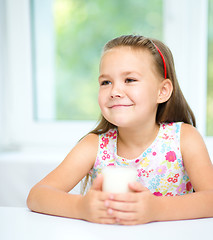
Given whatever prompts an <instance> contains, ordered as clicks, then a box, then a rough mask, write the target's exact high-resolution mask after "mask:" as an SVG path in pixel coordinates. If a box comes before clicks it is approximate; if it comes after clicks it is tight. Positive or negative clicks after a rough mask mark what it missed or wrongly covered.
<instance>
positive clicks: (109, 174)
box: [102, 167, 137, 193]
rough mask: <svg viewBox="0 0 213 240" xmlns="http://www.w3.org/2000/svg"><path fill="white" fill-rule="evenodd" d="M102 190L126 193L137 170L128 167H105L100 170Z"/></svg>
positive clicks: (134, 178)
mask: <svg viewBox="0 0 213 240" xmlns="http://www.w3.org/2000/svg"><path fill="white" fill-rule="evenodd" d="M102 175H103V186H102V189H103V191H104V192H110V193H127V192H130V189H129V187H128V184H129V183H132V182H135V181H136V179H137V171H136V169H135V168H130V167H105V168H104V169H103V171H102Z"/></svg>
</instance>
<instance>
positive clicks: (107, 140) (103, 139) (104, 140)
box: [101, 137, 109, 148]
mask: <svg viewBox="0 0 213 240" xmlns="http://www.w3.org/2000/svg"><path fill="white" fill-rule="evenodd" d="M102 141H103V142H104V143H103V147H106V146H107V144H108V143H109V139H108V138H105V137H102ZM101 145H102V144H101ZM103 147H101V148H103Z"/></svg>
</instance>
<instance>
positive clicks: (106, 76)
mask: <svg viewBox="0 0 213 240" xmlns="http://www.w3.org/2000/svg"><path fill="white" fill-rule="evenodd" d="M109 77H110V75H108V74H101V75H100V76H99V77H98V79H100V78H109Z"/></svg>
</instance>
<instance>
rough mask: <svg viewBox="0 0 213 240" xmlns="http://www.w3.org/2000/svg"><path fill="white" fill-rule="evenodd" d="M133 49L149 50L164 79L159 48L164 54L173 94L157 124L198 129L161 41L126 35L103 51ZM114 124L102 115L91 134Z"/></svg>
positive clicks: (160, 114)
mask: <svg viewBox="0 0 213 240" xmlns="http://www.w3.org/2000/svg"><path fill="white" fill-rule="evenodd" d="M125 46H128V47H131V48H132V49H136V50H137V49H146V50H148V51H149V52H150V53H151V54H152V56H153V59H154V63H155V67H156V69H157V71H158V73H159V74H160V75H161V76H162V77H164V74H165V72H164V70H165V69H164V64H163V60H162V57H161V55H160V54H159V52H158V50H157V48H158V49H159V50H160V52H161V53H162V55H163V57H164V59H165V64H166V69H167V78H168V79H170V81H171V82H172V85H173V92H172V95H171V97H170V99H169V100H168V101H167V102H164V103H161V104H159V105H158V109H157V114H156V123H163V122H165V123H171V122H184V123H188V124H191V125H193V126H195V127H196V121H195V116H194V114H193V112H192V110H191V108H190V107H189V105H188V103H187V101H186V99H185V97H184V96H183V93H182V91H181V89H180V86H179V83H178V80H177V76H176V72H175V66H174V60H173V56H172V53H171V51H170V49H169V48H168V47H167V46H166V45H165V44H164V43H162V42H161V41H159V40H156V39H151V38H147V37H144V36H140V35H124V36H120V37H117V38H115V39H112V40H111V41H109V42H108V43H106V45H105V46H104V49H103V54H104V53H105V52H106V51H108V50H110V49H113V48H116V47H125ZM115 127H116V126H114V125H113V124H111V123H110V122H108V121H107V120H106V119H105V118H104V117H103V115H101V117H100V120H99V122H98V125H97V127H96V128H95V129H94V130H92V131H91V132H90V133H95V134H100V133H105V132H107V131H108V130H109V129H112V128H115ZM87 182H88V176H87V178H86V181H85V182H84V187H83V188H84V189H85V187H86V183H87Z"/></svg>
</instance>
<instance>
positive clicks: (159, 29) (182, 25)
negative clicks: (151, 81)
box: [0, 0, 213, 156]
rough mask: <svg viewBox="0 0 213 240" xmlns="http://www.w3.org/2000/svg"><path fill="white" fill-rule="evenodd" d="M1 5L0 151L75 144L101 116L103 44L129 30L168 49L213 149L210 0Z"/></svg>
mask: <svg viewBox="0 0 213 240" xmlns="http://www.w3.org/2000/svg"><path fill="white" fill-rule="evenodd" d="M0 4H1V6H0V11H2V12H3V13H4V14H2V15H1V12H0V18H1V20H2V19H3V20H4V21H2V22H1V24H0V28H1V29H0V33H1V34H0V42H1V46H4V47H1V46H0V50H1V51H3V50H4V51H3V54H1V55H0V64H1V66H0V74H1V78H0V91H1V95H0V98H1V99H0V100H1V102H0V107H2V106H3V107H2V108H1V109H0V115H1V118H0V130H1V136H0V144H1V145H3V146H4V149H5V148H8V147H9V148H10V149H11V148H12V149H26V148H34V147H35V146H36V147H41V148H42V147H44V146H45V149H46V148H47V147H50V148H51V149H52V148H53V147H54V148H60V147H66V148H69V149H70V148H72V147H73V145H74V144H75V143H76V142H77V141H78V140H79V139H80V138H81V137H82V136H84V135H85V134H86V133H87V132H89V131H90V130H91V129H92V128H93V127H94V125H95V121H94V119H96V118H97V115H98V114H99V113H98V111H97V109H98V107H96V106H97V105H95V104H96V98H97V90H95V89H97V88H96V79H97V72H98V61H99V57H100V52H101V48H102V47H103V45H104V43H105V42H106V41H108V40H109V39H111V38H112V37H115V36H117V35H120V34H126V33H129V32H130V31H131V33H132V32H133V33H139V34H143V35H147V36H152V37H156V38H160V39H161V40H164V42H165V43H166V44H167V45H168V46H169V47H170V48H171V50H172V52H173V55H174V59H175V65H176V71H177V75H178V79H179V83H180V86H181V88H182V90H183V93H184V95H185V97H186V99H187V101H188V102H189V104H190V106H191V107H192V110H193V111H194V112H195V115H196V118H197V122H198V130H199V131H200V132H201V134H202V135H203V136H204V137H205V140H206V143H207V146H208V149H209V151H212V150H211V149H213V147H212V146H213V140H212V139H213V138H212V137H211V136H212V134H213V133H212V123H211V122H212V109H213V108H212V105H211V104H212V100H211V99H212V96H213V93H212V73H211V71H212V70H211V68H210V65H212V29H213V27H212V25H211V24H212V22H213V21H212V20H211V19H212V0H209V1H208V0H187V1H186V0H179V1H177V0H152V1H146V0H132V1H128V0H123V1H121V0H120V1H112V0H110V1H101V0H93V1H92V0H87V1H86V0H46V1H42V0H20V1H16V0H1V1H0ZM120 4H121V5H120ZM208 4H209V9H208ZM91 9H92V10H93V11H91ZM72 11H73V12H72ZM103 11H107V13H108V14H104V13H103ZM118 11H119V12H118ZM120 12H122V13H123V14H121V15H119V13H120ZM208 12H209V25H208ZM70 13H72V14H70ZM124 13H125V14H124ZM39 21H41V22H39ZM70 26H72V27H70ZM87 26H89V27H87ZM82 36H84V38H83V37H82ZM207 36H208V39H207ZM82 39H83V40H82ZM207 40H208V41H207ZM73 46H74V47H73ZM73 56H74V57H73ZM88 56H90V57H88ZM88 58H89V61H88ZM207 61H208V69H207V67H206V66H207ZM82 69H83V70H82ZM207 70H208V71H207ZM2 76H3V77H2ZM207 77H208V82H207ZM207 84H208V85H207ZM207 86H208V87H207ZM2 89H4V90H2ZM2 92H3V94H2ZM76 96H77V97H76ZM89 96H90V97H89ZM207 96H208V97H207ZM76 99H77V101H76ZM79 99H80V100H79ZM206 102H207V103H208V104H206ZM85 103H86V104H85ZM87 103H88V104H87ZM78 104H80V105H78ZM79 119H80V120H79ZM206 123H207V124H206ZM206 135H208V137H206ZM211 155H212V156H213V153H211Z"/></svg>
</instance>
